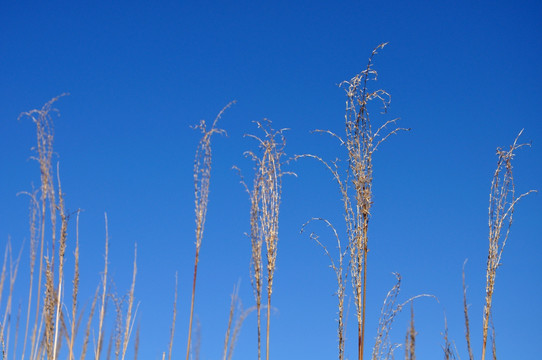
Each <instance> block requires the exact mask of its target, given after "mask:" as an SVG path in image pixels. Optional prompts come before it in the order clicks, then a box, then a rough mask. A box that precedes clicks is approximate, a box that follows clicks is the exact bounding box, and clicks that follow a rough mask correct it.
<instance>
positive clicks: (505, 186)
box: [482, 130, 534, 360]
mask: <svg viewBox="0 0 542 360" xmlns="http://www.w3.org/2000/svg"><path fill="white" fill-rule="evenodd" d="M522 133H523V130H521V131H520V132H519V134H518V136H517V137H516V139H515V140H514V143H513V144H512V145H511V146H510V148H509V149H508V150H503V149H502V148H498V149H497V168H496V170H495V173H494V174H493V180H492V182H491V190H490V193H489V253H488V257H487V268H486V297H485V305H484V316H483V327H482V331H483V339H482V360H484V359H485V355H486V346H487V336H488V327H489V322H490V317H491V306H492V300H493V292H494V290H495V277H496V274H497V269H498V268H499V266H500V265H501V257H502V252H503V250H504V247H505V245H506V241H507V240H508V235H509V234H510V228H511V226H512V220H513V214H514V207H515V205H516V204H517V203H518V201H519V200H521V199H522V198H523V197H524V196H527V195H528V194H530V193H532V192H534V190H530V191H528V192H526V193H523V194H521V195H519V196H517V197H516V195H515V187H514V177H513V174H512V159H513V158H514V155H515V154H514V152H515V151H516V150H518V149H519V148H521V147H523V146H529V144H518V140H519V137H520V136H521V134H522Z"/></svg>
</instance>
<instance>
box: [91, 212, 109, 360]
mask: <svg viewBox="0 0 542 360" xmlns="http://www.w3.org/2000/svg"><path fill="white" fill-rule="evenodd" d="M104 218H105V257H104V272H103V274H102V304H101V306H100V315H99V316H100V318H99V324H98V344H97V345H96V348H95V350H94V360H98V359H99V358H100V353H101V351H102V343H103V336H104V334H103V324H104V318H105V305H106V302H107V299H106V298H107V266H108V254H109V231H108V229H107V213H105V214H104Z"/></svg>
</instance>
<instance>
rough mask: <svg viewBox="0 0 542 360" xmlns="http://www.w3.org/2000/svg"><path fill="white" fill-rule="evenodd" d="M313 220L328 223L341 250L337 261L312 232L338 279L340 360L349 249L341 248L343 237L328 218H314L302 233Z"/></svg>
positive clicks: (341, 358)
mask: <svg viewBox="0 0 542 360" xmlns="http://www.w3.org/2000/svg"><path fill="white" fill-rule="evenodd" d="M313 221H322V222H324V223H325V224H326V226H327V227H329V228H330V229H331V231H332V232H333V235H334V236H335V239H336V241H337V248H338V250H339V261H338V263H337V262H336V261H335V259H334V258H333V256H331V254H330V253H329V251H328V250H327V247H326V246H325V245H324V244H323V243H322V242H321V241H320V239H319V237H318V235H317V234H315V233H311V234H310V235H309V237H310V238H311V239H312V240H314V241H315V242H316V243H317V244H318V245H319V246H320V247H321V248H322V249H323V250H324V253H325V254H326V255H327V257H328V258H329V261H330V263H331V265H330V266H331V269H332V270H333V272H334V273H335V276H336V280H337V292H336V295H337V299H338V319H337V323H338V326H337V339H338V342H339V346H338V347H339V360H343V359H344V342H345V321H344V296H345V292H344V290H345V285H346V278H347V273H345V272H344V270H343V260H344V257H345V256H346V254H347V251H348V249H345V250H344V251H343V250H342V249H341V239H340V238H339V234H338V233H337V230H335V228H334V227H333V225H332V224H331V223H330V222H329V221H328V220H327V219H323V218H312V219H310V220H309V221H307V222H306V223H305V224H303V226H302V227H301V231H300V233H303V231H304V230H305V227H307V226H308V225H309V224H310V223H311V222H313Z"/></svg>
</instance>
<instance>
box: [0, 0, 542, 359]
mask: <svg viewBox="0 0 542 360" xmlns="http://www.w3.org/2000/svg"><path fill="white" fill-rule="evenodd" d="M540 19H542V4H541V3H540V2H539V1H522V2H512V1H491V2H490V1H437V2H425V1H409V2H404V1H387V2H367V1H329V2H323V1H273V2H260V1H236V2H232V1H230V2H216V1H198V2H196V1H193V2H192V1H190V2H188V1H158V2H141V1H116V2H73V1H71V2H68V1H66V2H57V1H50V2H37V1H36V2H29V1H3V2H2V3H1V4H0V135H1V136H2V141H0V166H1V168H2V169H3V172H2V176H1V177H0V201H1V203H2V206H1V207H0V244H2V245H3V244H5V243H6V241H7V239H8V236H11V237H12V242H13V244H14V247H15V248H16V249H18V248H19V247H20V244H22V242H23V239H25V238H28V229H27V224H28V217H27V213H28V211H27V208H28V204H27V201H26V199H24V198H21V197H16V193H17V192H19V191H22V190H28V189H30V187H31V184H32V183H34V184H37V183H38V182H39V168H38V166H37V164H36V163H35V162H34V161H31V160H29V158H30V156H31V155H32V154H33V153H32V151H31V148H32V146H34V143H35V131H34V127H33V124H32V123H31V122H30V121H28V120H26V121H17V117H18V115H19V114H20V113H21V112H23V111H27V110H30V109H34V108H39V107H41V106H42V104H43V103H45V102H46V101H47V100H49V99H51V98H52V97H54V96H56V95H58V94H60V93H63V92H69V93H70V94H71V95H70V96H68V97H64V98H62V99H61V100H60V101H59V102H58V103H57V108H58V109H59V110H60V113H61V116H60V117H59V118H55V123H56V128H55V130H56V134H55V151H56V153H57V157H56V160H57V161H59V162H60V170H61V177H62V183H63V190H64V192H65V193H66V202H67V207H68V209H70V210H76V209H78V208H81V209H84V212H83V213H82V214H81V219H80V241H81V251H82V259H81V266H82V275H81V286H82V288H83V289H84V290H83V291H82V294H81V300H82V302H85V301H89V299H90V298H91V297H92V293H93V291H94V289H95V286H96V285H97V284H98V282H99V276H100V271H101V268H102V260H103V257H102V255H103V246H104V221H103V217H104V215H103V214H104V212H107V214H108V217H109V230H110V231H109V232H110V239H111V244H110V264H111V274H112V276H113V277H114V280H115V283H116V286H117V288H118V289H119V291H120V292H124V291H126V290H127V289H128V287H129V284H130V278H131V262H132V253H133V246H134V243H136V242H137V244H138V249H139V259H138V268H139V273H138V280H137V285H136V297H137V299H138V300H139V301H140V302H141V304H140V307H139V312H138V315H137V316H138V322H139V323H140V324H141V346H140V359H158V358H161V353H162V351H165V350H166V349H167V343H168V339H169V327H170V320H171V307H172V301H173V288H174V276H175V272H176V271H178V272H179V304H178V310H179V316H178V322H177V333H176V340H175V346H174V357H175V358H182V357H183V356H184V351H185V346H186V333H187V327H188V326H187V321H188V313H189V306H190V304H189V302H190V290H191V281H192V268H193V255H194V254H193V253H194V212H193V204H194V198H193V178H192V166H193V157H194V152H195V149H196V145H197V141H198V140H199V134H198V132H196V131H194V130H192V129H191V128H190V126H191V125H194V124H196V123H197V122H198V121H199V120H200V119H207V120H212V119H213V118H214V117H215V115H216V114H217V113H218V112H219V111H220V109H221V108H222V107H223V106H224V105H226V104H227V103H228V102H229V101H231V100H234V99H236V100H238V103H237V104H236V105H235V106H234V107H232V108H231V109H230V110H228V111H227V112H226V114H225V115H224V117H223V119H222V120H221V122H220V126H221V127H222V128H224V129H225V130H226V131H227V132H228V136H227V137H216V138H214V139H213V151H214V157H213V170H212V179H211V194H210V203H209V210H208V216H207V226H206V231H205V234H204V239H203V245H202V250H201V258H200V272H199V274H198V289H197V295H196V299H197V300H196V313H197V316H198V318H199V321H200V322H201V326H202V359H217V358H219V357H220V356H221V349H222V344H223V337H224V331H225V328H226V324H227V316H228V306H229V301H230V300H229V294H230V293H231V289H232V287H233V285H234V284H235V283H237V282H238V281H239V280H240V281H241V292H240V294H241V299H242V301H243V303H244V304H245V306H247V307H248V306H251V305H252V304H253V303H254V301H253V297H252V290H251V287H250V279H249V260H250V243H249V240H248V238H246V237H245V236H244V233H245V232H247V231H249V202H248V198H247V196H246V194H245V193H244V191H243V188H242V187H241V185H240V184H239V181H238V180H239V179H238V177H237V174H236V173H235V172H234V171H232V170H231V167H232V166H233V165H237V166H239V167H241V168H242V169H244V172H245V173H246V174H247V175H248V174H250V169H251V165H250V163H249V162H248V161H247V160H246V159H244V158H243V152H244V151H246V150H249V149H255V145H256V144H255V142H254V141H253V140H251V139H247V138H243V134H245V133H254V132H256V131H257V130H256V127H255V126H254V124H253V123H252V121H254V120H261V119H262V118H269V119H271V120H272V121H273V124H274V126H275V127H276V128H284V127H287V128H290V129H291V130H289V131H288V132H287V134H286V136H287V142H288V144H287V147H286V152H287V153H288V154H290V155H293V154H301V153H309V152H310V153H316V154H320V155H322V156H323V157H326V158H334V157H335V156H337V155H340V154H344V153H341V152H340V150H341V149H338V148H337V146H336V145H337V144H336V142H335V141H333V140H332V139H328V138H327V137H325V136H319V135H312V134H310V133H309V131H310V130H312V129H318V128H319V129H330V130H333V131H335V132H337V133H343V131H344V125H343V124H344V101H345V97H344V91H343V90H342V89H340V88H338V87H337V84H339V83H340V82H341V81H343V80H347V79H350V78H351V77H352V76H353V75H355V74H356V73H358V72H360V71H361V70H362V69H363V67H364V65H365V64H366V61H367V57H368V56H369V54H370V52H371V50H372V49H373V48H374V47H375V46H376V45H378V44H379V43H381V42H389V46H387V47H386V48H385V49H384V50H382V51H381V52H380V54H379V55H378V56H377V58H376V60H375V68H376V69H377V70H378V71H379V74H380V77H379V81H378V83H376V84H373V85H374V86H377V87H380V88H383V89H386V90H388V91H389V92H390V93H391V94H392V105H391V109H390V112H389V113H388V114H387V115H384V116H374V118H373V120H374V121H375V124H377V123H379V122H381V121H385V120H388V119H391V118H394V117H400V118H401V120H400V125H401V126H405V127H410V128H412V131H411V132H409V133H402V134H400V135H399V136H395V137H393V138H391V139H390V141H389V142H387V143H386V144H385V146H382V147H381V149H380V150H379V151H378V153H377V154H376V155H375V158H374V162H375V165H374V201H375V203H374V208H373V213H372V218H371V223H370V239H369V244H370V245H369V247H370V250H371V251H370V254H369V263H368V266H369V272H368V302H367V304H368V325H367V334H368V337H367V341H368V344H369V348H370V347H371V346H372V344H373V337H374V335H375V334H376V327H377V322H378V315H379V312H380V306H381V304H382V301H383V299H384V297H385V295H386V292H387V291H388V290H389V288H391V287H392V286H393V284H394V278H393V276H392V275H391V273H392V272H398V273H400V274H401V275H402V276H403V288H402V292H401V298H402V299H407V298H408V297H410V296H413V295H416V294H419V293H430V294H434V295H435V296H437V297H438V298H439V301H440V303H437V302H436V301H434V300H430V299H422V300H419V301H417V302H416V303H415V313H416V326H417V331H418V333H419V336H418V338H417V355H418V358H419V359H434V358H440V357H442V351H441V349H440V346H441V344H442V337H441V332H442V331H443V326H444V320H443V309H445V310H446V314H447V316H448V324H449V329H450V337H451V338H452V339H453V340H455V342H456V344H457V348H458V350H459V352H460V354H461V357H462V358H466V357H467V353H466V346H465V342H464V336H463V333H464V325H463V318H462V316H463V315H462V289H461V267H462V264H463V261H464V260H465V259H466V258H468V259H469V262H468V265H467V268H466V270H467V281H468V284H469V302H470V303H471V304H472V306H471V308H470V313H471V324H472V329H471V331H472V333H473V345H474V352H475V356H477V357H478V356H479V354H480V348H481V347H480V345H481V344H480V343H481V341H480V340H481V320H482V306H483V297H484V286H485V261H486V258H487V234H488V226H487V207H488V194H489V186H490V181H491V176H492V174H493V171H494V167H495V163H496V157H495V149H496V148H497V147H498V146H508V145H509V144H510V143H511V142H512V141H513V139H514V138H515V136H516V135H517V133H518V132H519V131H520V130H521V129H523V128H525V132H524V136H523V137H522V139H523V140H524V141H526V142H529V141H532V148H530V149H522V150H520V151H519V152H518V155H517V157H516V159H515V163H514V164H515V177H516V183H517V189H518V191H520V192H522V191H527V190H529V189H538V190H542V162H541V159H542V125H541V124H542V121H541V120H542V88H541V86H540V84H541V83H542V70H541V67H540V59H541V56H542V25H541V21H540ZM289 170H291V171H294V172H296V173H297V174H298V177H297V178H293V177H289V178H286V179H285V180H284V183H283V203H282V208H281V218H280V242H279V250H278V251H279V253H278V260H277V271H276V278H275V289H274V293H273V296H274V298H273V302H274V307H275V308H276V312H275V313H274V314H273V317H272V322H271V355H272V357H273V358H274V359H277V360H278V359H294V358H297V359H306V358H312V359H332V358H334V357H336V353H337V351H336V337H335V334H336V323H335V321H334V319H335V313H336V306H335V304H336V298H335V297H333V296H332V295H333V293H334V291H335V283H334V276H333V273H332V272H331V270H330V269H329V268H328V262H327V258H326V257H325V256H324V255H323V254H322V252H321V249H319V248H318V247H317V246H316V245H315V244H314V243H313V242H311V241H310V240H309V239H307V237H304V236H300V235H299V229H300V227H301V225H302V224H303V223H304V222H305V221H306V220H308V219H309V218H311V217H326V218H329V219H330V220H331V221H333V222H334V224H335V225H336V227H337V228H338V229H339V230H341V231H342V230H343V229H344V225H343V223H342V222H341V219H342V212H341V203H340V202H339V193H338V191H337V188H336V186H335V184H334V183H333V181H332V179H331V177H330V175H329V174H328V173H327V172H326V171H325V170H324V169H323V167H322V166H320V165H319V164H316V163H314V162H311V161H310V160H303V161H298V162H297V163H294V164H292V166H291V167H290V168H289ZM540 200H541V195H540V194H534V195H531V196H529V197H528V198H526V199H525V200H523V201H522V202H521V203H520V204H519V206H518V208H517V211H516V213H515V223H514V226H513V228H512V233H511V237H510V240H509V243H508V245H507V248H506V249H505V252H504V256H503V266H502V267H501V268H500V269H499V272H498V274H497V284H496V293H495V303H494V322H495V327H496V331H497V348H498V354H499V357H500V358H502V359H535V358H537V357H539V355H540V350H539V349H538V345H539V344H540V343H541V342H542V335H541V333H540V322H541V321H542V310H541V307H540V299H542V288H541V286H540V278H541V277H542V265H541V261H540V254H541V253H542V245H541V244H542V243H541V241H540V240H541V237H540V234H542V222H541V221H540V219H541V215H542V203H541V201H540ZM314 230H317V231H318V232H319V234H320V235H321V239H322V240H323V241H331V240H332V239H331V237H329V233H328V232H326V230H325V229H324V228H323V227H317V226H315V227H314ZM74 234H75V228H74V222H72V224H71V226H70V241H72V242H71V245H70V246H72V245H73V241H74ZM330 244H331V242H330ZM330 247H331V248H332V247H333V246H332V245H330ZM72 251H73V247H71V248H70V249H69V250H68V253H69V254H71V253H72ZM26 254H27V253H26V252H25V253H24V255H23V265H22V268H21V273H20V275H19V279H18V282H17V291H18V293H20V294H24V293H25V291H26V287H27V285H26V284H27V281H28V271H27V268H26V267H25V266H24V264H26V263H27V256H26ZM72 265H73V259H72V258H71V257H70V258H69V260H68V265H67V266H72ZM347 289H348V291H349V292H348V294H350V292H351V291H350V289H351V288H350V286H349V287H348V288H347ZM19 301H20V302H22V304H24V301H25V297H24V296H22V295H21V296H20V297H19V298H18V299H17V300H16V303H18V302H19ZM23 308H24V306H23ZM112 309H113V307H112V306H111V307H110V310H111V311H112ZM353 315H354V306H353V304H352V306H351V309H350V317H349V320H348V331H347V337H348V340H347V345H346V346H347V356H348V357H349V358H350V359H353V358H354V357H355V351H356V343H355V336H356V334H355V328H354V325H355V319H354V317H353ZM407 321H408V311H407V312H405V313H403V314H402V315H401V316H400V317H399V318H398V320H397V322H396V324H395V326H394V328H393V331H392V340H393V341H394V342H403V340H404V334H405V331H406V328H407ZM255 331H256V318H255V316H254V315H251V316H249V317H248V318H247V320H246V322H245V326H244V327H243V329H242V333H241V337H240V340H239V342H238V345H237V348H236V352H235V355H234V358H235V359H238V360H244V359H254V358H255V357H256V342H255V339H256V336H255V335H256V334H255ZM398 351H399V352H400V353H397V354H396V355H397V356H398V357H399V358H400V357H401V356H402V350H401V349H400V350H398Z"/></svg>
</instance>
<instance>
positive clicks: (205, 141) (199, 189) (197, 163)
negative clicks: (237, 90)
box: [186, 101, 235, 360]
mask: <svg viewBox="0 0 542 360" xmlns="http://www.w3.org/2000/svg"><path fill="white" fill-rule="evenodd" d="M234 103H235V101H232V102H230V103H229V104H228V105H226V106H225V107H224V108H223V109H222V110H221V111H220V113H219V114H218V115H217V117H216V118H215V120H214V121H213V123H212V125H211V127H210V128H209V129H207V125H206V122H205V120H201V121H200V123H199V124H198V125H197V126H196V128H197V129H199V130H200V131H201V133H202V134H203V136H202V137H201V140H200V142H199V145H198V148H197V150H196V157H195V160H194V194H195V213H196V254H195V259H194V279H193V281H192V299H191V301H190V321H189V323H188V342H187V344H186V360H189V358H190V347H191V337H192V320H193V317H194V300H195V296H196V279H197V275H198V262H199V251H200V247H201V240H202V239H203V229H204V227H205V218H206V215H207V205H208V202H209V184H210V181H211V160H212V156H211V155H212V152H211V137H212V136H213V134H224V133H225V131H224V130H222V129H219V128H217V127H216V124H217V122H218V120H219V119H220V118H221V117H222V114H223V113H224V111H226V109H228V108H229V107H230V106H232V105H233V104H234Z"/></svg>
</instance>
